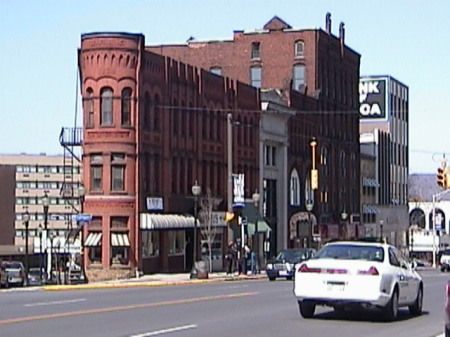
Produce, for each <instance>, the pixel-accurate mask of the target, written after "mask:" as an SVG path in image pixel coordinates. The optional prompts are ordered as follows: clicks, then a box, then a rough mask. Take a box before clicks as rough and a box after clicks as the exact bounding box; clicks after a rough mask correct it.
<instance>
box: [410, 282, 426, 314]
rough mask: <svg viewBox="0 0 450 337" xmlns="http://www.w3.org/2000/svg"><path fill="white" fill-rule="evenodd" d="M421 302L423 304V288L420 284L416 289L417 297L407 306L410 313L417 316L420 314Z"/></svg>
mask: <svg viewBox="0 0 450 337" xmlns="http://www.w3.org/2000/svg"><path fill="white" fill-rule="evenodd" d="M422 304H423V289H422V286H419V290H418V291H417V297H416V300H415V302H414V304H413V305H410V306H409V307H408V308H409V312H410V313H411V315H414V316H419V315H420V314H422Z"/></svg>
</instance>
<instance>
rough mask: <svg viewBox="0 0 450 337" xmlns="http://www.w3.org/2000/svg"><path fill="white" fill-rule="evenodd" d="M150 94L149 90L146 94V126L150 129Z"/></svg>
mask: <svg viewBox="0 0 450 337" xmlns="http://www.w3.org/2000/svg"><path fill="white" fill-rule="evenodd" d="M150 106H151V102H150V94H149V93H148V92H146V93H145V95H144V128H145V129H150V109H151V108H150Z"/></svg>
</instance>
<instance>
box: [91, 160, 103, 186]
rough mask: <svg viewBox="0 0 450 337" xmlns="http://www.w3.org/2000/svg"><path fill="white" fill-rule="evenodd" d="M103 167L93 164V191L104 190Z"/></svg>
mask: <svg viewBox="0 0 450 337" xmlns="http://www.w3.org/2000/svg"><path fill="white" fill-rule="evenodd" d="M102 169H103V166H100V165H96V166H91V191H101V190H102Z"/></svg>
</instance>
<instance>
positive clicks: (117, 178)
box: [111, 153, 125, 191]
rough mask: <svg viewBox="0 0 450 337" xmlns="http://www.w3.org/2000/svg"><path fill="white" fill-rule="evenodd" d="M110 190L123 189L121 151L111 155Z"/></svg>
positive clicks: (123, 175) (122, 156)
mask: <svg viewBox="0 0 450 337" xmlns="http://www.w3.org/2000/svg"><path fill="white" fill-rule="evenodd" d="M111 190H112V191H124V190H125V154H123V153H113V154H112V155H111Z"/></svg>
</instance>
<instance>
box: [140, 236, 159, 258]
mask: <svg viewBox="0 0 450 337" xmlns="http://www.w3.org/2000/svg"><path fill="white" fill-rule="evenodd" d="M158 255H159V232H157V231H142V257H152V256H158Z"/></svg>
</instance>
